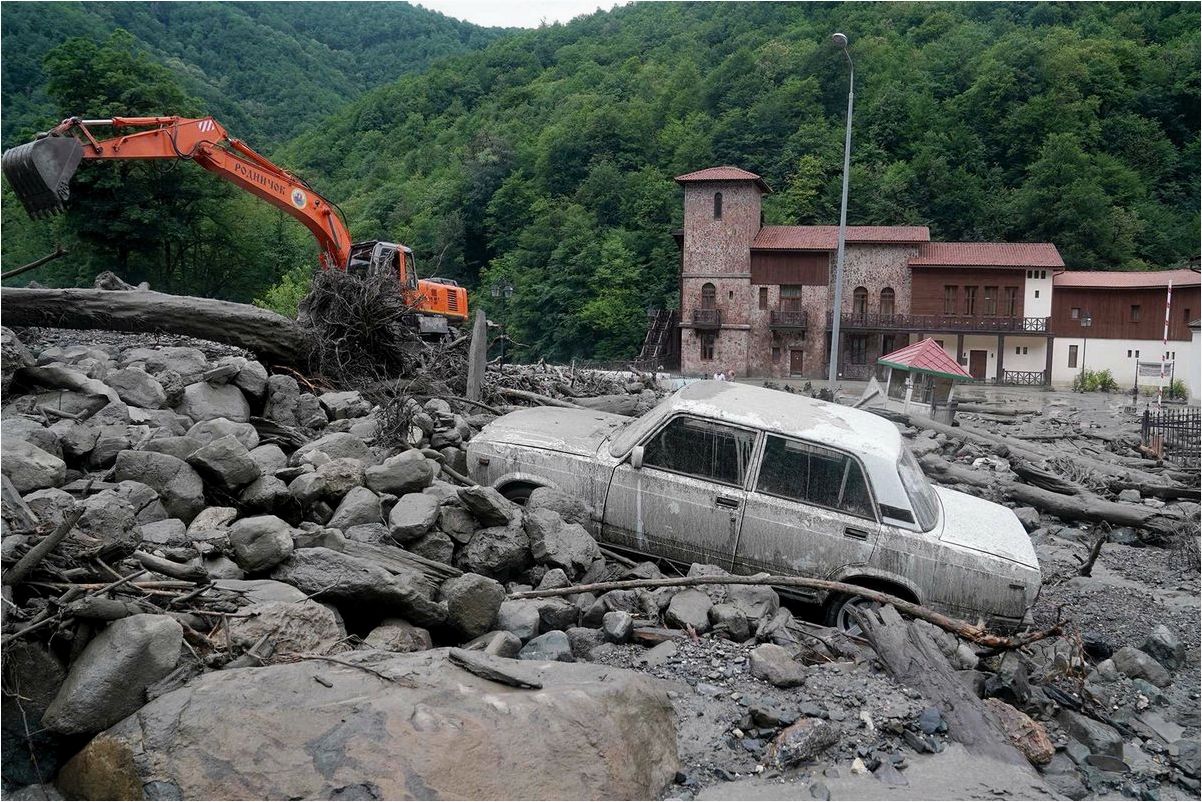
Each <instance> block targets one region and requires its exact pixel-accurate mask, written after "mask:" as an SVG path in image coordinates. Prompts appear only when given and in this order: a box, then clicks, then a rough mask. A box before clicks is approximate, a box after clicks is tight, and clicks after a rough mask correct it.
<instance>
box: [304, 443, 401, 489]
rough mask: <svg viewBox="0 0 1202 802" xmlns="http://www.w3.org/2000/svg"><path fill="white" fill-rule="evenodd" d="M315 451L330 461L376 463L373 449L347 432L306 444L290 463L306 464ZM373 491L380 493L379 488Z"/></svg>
mask: <svg viewBox="0 0 1202 802" xmlns="http://www.w3.org/2000/svg"><path fill="white" fill-rule="evenodd" d="M315 451H320V452H321V453H323V454H325V455H326V456H328V457H329V458H330V459H340V458H343V457H345V458H348V459H355V460H359V461H360V462H365V463H371V462H374V458H373V457H372V454H371V449H369V448H368V447H367V444H366V443H364V442H363V441H362V440H360V439H359V438H358V437H355V436H354V435H353V434H349V433H347V432H333V433H331V434H327V435H325V436H323V437H319V438H317V439H316V440H314V441H312V442H310V443H306V444H305V445H303V446H301V447H300V448H298V449H297V450H296V451H294V452H293V453H292V458H291V459H290V460H289V463H290V464H292V465H300V464H302V463H304V462H306V461H307V460H306V457H307V456H309V455H310V454H312V453H313V452H315ZM368 487H371V485H370V484H368ZM371 489H372V490H375V491H376V492H377V493H378V492H380V490H379V488H375V487H372V488H371Z"/></svg>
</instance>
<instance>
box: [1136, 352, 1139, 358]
mask: <svg viewBox="0 0 1202 802" xmlns="http://www.w3.org/2000/svg"><path fill="white" fill-rule="evenodd" d="M1135 358H1136V359H1139V351H1136V352H1135Z"/></svg>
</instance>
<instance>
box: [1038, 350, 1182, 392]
mask: <svg viewBox="0 0 1202 802" xmlns="http://www.w3.org/2000/svg"><path fill="white" fill-rule="evenodd" d="M1072 345H1075V346H1077V366H1076V367H1075V368H1070V367H1069V366H1068V353H1069V346H1072ZM1160 352H1161V341H1160V340H1101V339H1089V340H1086V339H1084V338H1082V337H1057V338H1056V340H1055V347H1054V350H1053V354H1052V385H1053V386H1054V387H1071V386H1072V383H1073V379H1074V378H1075V377H1076V376H1077V375H1078V374H1079V373H1080V372H1081V371H1082V370H1083V369H1088V370H1109V371H1110V372H1111V374H1113V375H1114V380H1115V381H1116V382H1118V384H1119V387H1120V388H1122V389H1124V390H1129V389H1130V388H1131V387H1133V386H1134V385H1135V367H1136V366H1135V363H1136V361H1137V360H1142V361H1144V362H1153V361H1156V360H1158V359H1160ZM1168 353H1169V359H1174V357H1175V359H1174V361H1175V362H1176V371H1175V372H1174V374H1173V378H1177V379H1181V380H1183V381H1184V382H1185V383H1186V385H1187V386H1188V387H1189V390H1190V395H1191V396H1194V395H1197V394H1198V393H1199V390H1200V389H1202V388H1199V386H1198V379H1197V378H1195V377H1196V375H1197V373H1196V371H1197V366H1196V365H1197V361H1198V357H1197V356H1196V354H1197V353H1198V351H1197V348H1196V346H1194V345H1193V344H1192V343H1191V342H1189V341H1186V340H1169V347H1168ZM1190 362H1192V363H1193V365H1194V368H1193V369H1194V371H1195V373H1194V374H1192V376H1191V373H1190V366H1189V364H1188V363H1190Z"/></svg>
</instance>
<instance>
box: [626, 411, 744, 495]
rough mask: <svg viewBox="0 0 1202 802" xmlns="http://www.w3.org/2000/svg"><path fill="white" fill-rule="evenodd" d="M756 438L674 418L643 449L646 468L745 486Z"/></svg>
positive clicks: (728, 428)
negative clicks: (744, 481)
mask: <svg viewBox="0 0 1202 802" xmlns="http://www.w3.org/2000/svg"><path fill="white" fill-rule="evenodd" d="M754 444H755V434H754V433H752V432H749V431H747V430H745V429H737V428H735V427H733V426H724V425H722V424H720V423H714V422H713V421H707V420H699V419H697V418H687V417H681V418H673V419H672V420H671V421H669V422H668V425H667V426H665V427H664V428H662V429H660V430H659V432H657V433H656V434H655V436H654V437H652V438H651V440H650V442H648V443H647V445H646V446H644V448H643V465H646V466H649V467H652V468H663V469H664V470H666V471H673V472H675V473H683V474H687V475H689V476H696V477H698V478H701V479H712V480H713V481H715V482H722V483H723V484H728V485H737V486H740V487H741V486H742V485H743V480H744V479H745V478H746V476H747V468H748V463H749V462H750V461H751V448H752V446H753V445H754Z"/></svg>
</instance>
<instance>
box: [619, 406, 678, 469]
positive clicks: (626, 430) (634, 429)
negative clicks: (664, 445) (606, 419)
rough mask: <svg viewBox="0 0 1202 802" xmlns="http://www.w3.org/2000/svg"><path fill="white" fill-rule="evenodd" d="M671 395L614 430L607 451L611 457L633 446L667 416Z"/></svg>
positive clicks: (621, 454) (622, 453) (623, 452)
mask: <svg viewBox="0 0 1202 802" xmlns="http://www.w3.org/2000/svg"><path fill="white" fill-rule="evenodd" d="M672 398H673V397H672V396H668V397H667V398H665V399H664V400H663V401H660V402H659V403H658V404H656V405H655V407H653V408H652V409H651V411H650V412H648V413H647V414H646V415H643V416H642V417H641V418H636V419H635V420H633V421H631V422H630V423H626V424H623V425H622V428H620V429H617V430H616V431H614V434H613V439H612V440H611V441H610V446H609V453H610V456H613V457H621V456H624V455H625V454H626V452H627V451H629V450H630V449H632V448H634V446H636V445H637V444H638V442H639V441H640V440H642V439H643V437H644V436H646V435H647V434H650V432H651V430H652V429H654V428H655V427H656V426H658V425H659V422H660V421H662V420H663V419H664V418H665V417H667V415H668V412H669V411H670V409H671V407H672Z"/></svg>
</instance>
